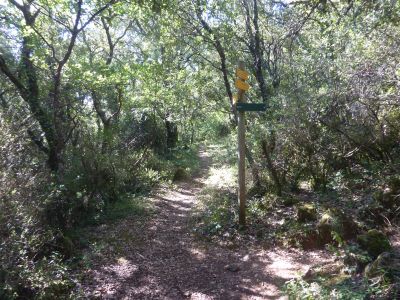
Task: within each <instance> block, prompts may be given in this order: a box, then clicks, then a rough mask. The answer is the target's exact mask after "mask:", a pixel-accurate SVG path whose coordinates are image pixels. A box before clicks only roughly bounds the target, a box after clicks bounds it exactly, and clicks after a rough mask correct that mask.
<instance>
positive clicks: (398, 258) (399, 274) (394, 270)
mask: <svg viewBox="0 0 400 300" xmlns="http://www.w3.org/2000/svg"><path fill="white" fill-rule="evenodd" d="M382 275H383V276H385V277H386V278H387V279H389V280H393V279H395V278H396V279H400V254H398V253H395V252H383V253H381V254H380V255H379V256H378V257H377V259H375V260H374V261H373V262H372V263H370V264H369V265H368V266H367V267H366V268H365V271H364V276H365V277H367V278H374V277H377V276H382Z"/></svg>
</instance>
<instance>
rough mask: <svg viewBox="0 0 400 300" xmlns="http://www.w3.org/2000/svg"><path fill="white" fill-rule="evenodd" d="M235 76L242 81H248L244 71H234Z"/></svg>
mask: <svg viewBox="0 0 400 300" xmlns="http://www.w3.org/2000/svg"><path fill="white" fill-rule="evenodd" d="M236 76H237V77H239V78H240V79H242V80H247V79H249V73H247V72H246V71H245V70H241V69H236Z"/></svg>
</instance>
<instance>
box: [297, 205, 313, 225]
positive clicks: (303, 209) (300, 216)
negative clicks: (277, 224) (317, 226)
mask: <svg viewBox="0 0 400 300" xmlns="http://www.w3.org/2000/svg"><path fill="white" fill-rule="evenodd" d="M316 219H317V210H316V208H315V206H314V204H311V203H307V204H302V205H299V206H297V221H299V222H307V221H315V220H316Z"/></svg>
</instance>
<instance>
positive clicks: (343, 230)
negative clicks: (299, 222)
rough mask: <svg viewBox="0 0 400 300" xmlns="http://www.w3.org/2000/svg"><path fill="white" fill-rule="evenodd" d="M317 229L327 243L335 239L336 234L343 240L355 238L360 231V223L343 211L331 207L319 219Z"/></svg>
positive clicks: (322, 240)
mask: <svg viewBox="0 0 400 300" xmlns="http://www.w3.org/2000/svg"><path fill="white" fill-rule="evenodd" d="M317 229H318V232H319V238H320V241H321V243H322V244H326V243H330V242H332V241H333V240H334V236H333V235H334V234H336V235H338V237H340V238H341V239H342V240H348V239H352V238H354V237H355V236H356V235H357V232H358V225H357V223H355V222H354V220H353V219H352V218H351V217H350V216H348V215H346V214H345V213H344V212H343V211H341V210H339V209H334V208H333V209H332V208H331V209H328V210H327V211H325V212H324V214H323V215H322V217H321V218H320V219H319V221H318V224H317Z"/></svg>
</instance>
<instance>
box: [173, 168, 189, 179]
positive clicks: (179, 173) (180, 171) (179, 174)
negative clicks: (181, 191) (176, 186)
mask: <svg viewBox="0 0 400 300" xmlns="http://www.w3.org/2000/svg"><path fill="white" fill-rule="evenodd" d="M188 177H189V174H188V172H187V171H186V170H185V169H184V168H177V169H176V170H175V173H174V177H173V181H179V180H184V179H187V178H188Z"/></svg>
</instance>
